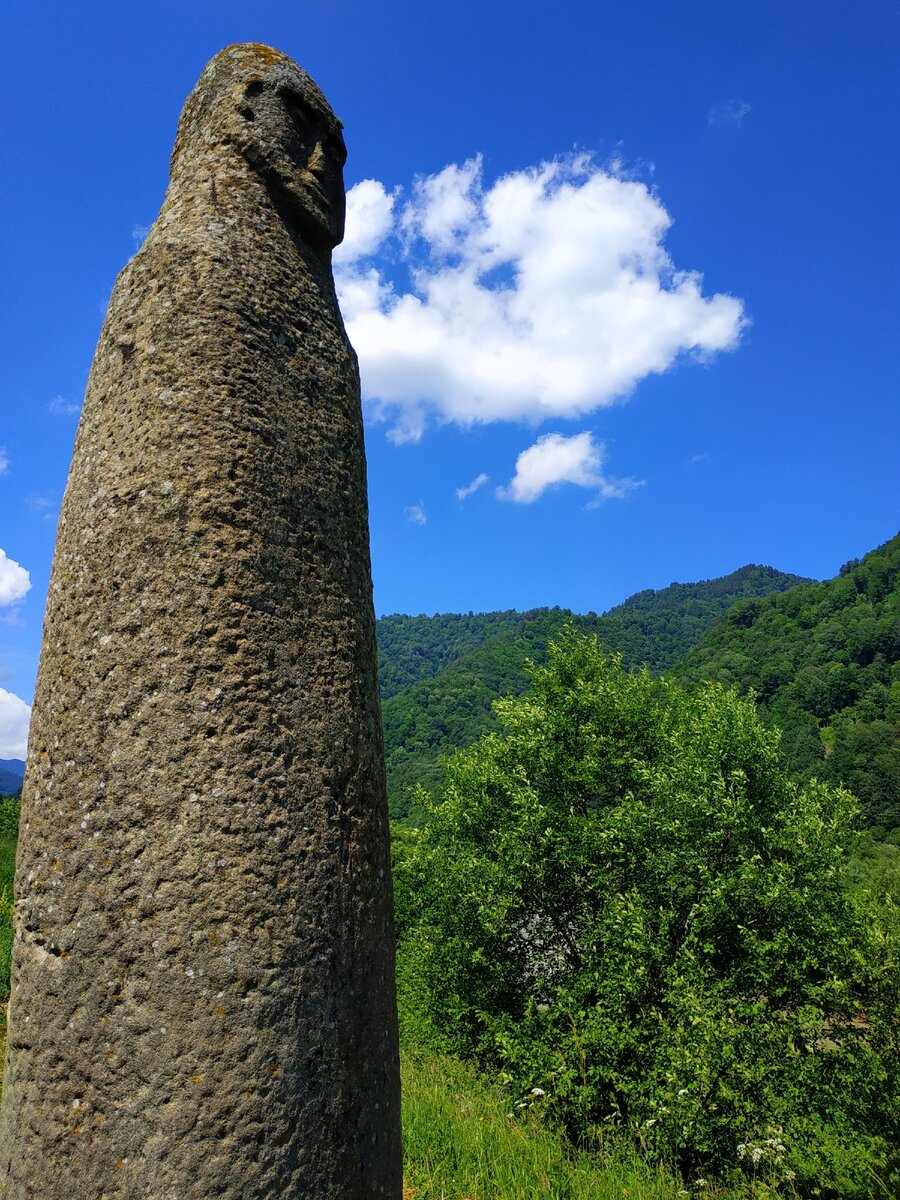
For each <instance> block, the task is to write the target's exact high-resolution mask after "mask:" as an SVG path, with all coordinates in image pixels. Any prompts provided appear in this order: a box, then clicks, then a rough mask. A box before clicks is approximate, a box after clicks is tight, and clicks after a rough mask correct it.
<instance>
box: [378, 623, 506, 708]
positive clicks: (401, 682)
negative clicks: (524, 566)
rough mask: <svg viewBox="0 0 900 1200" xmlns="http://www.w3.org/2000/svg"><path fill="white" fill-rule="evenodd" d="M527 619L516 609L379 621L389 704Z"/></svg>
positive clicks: (381, 670) (381, 677) (381, 673)
mask: <svg viewBox="0 0 900 1200" xmlns="http://www.w3.org/2000/svg"><path fill="white" fill-rule="evenodd" d="M523 615H524V614H522V613H520V612H516V611H515V609H512V608H510V609H507V610H506V612H490V613H471V612H470V613H439V614H438V615H437V616H434V617H426V616H418V617H408V616H405V615H404V614H403V613H394V614H392V615H391V616H389V617H381V618H380V619H379V621H378V683H379V686H380V688H381V699H382V700H383V701H384V700H390V698H391V696H395V695H396V694H397V692H402V691H404V689H406V688H408V687H412V686H413V684H415V683H419V682H420V680H422V679H430V678H431V677H432V676H433V675H437V673H438V672H439V671H442V670H443V669H444V667H449V665H450V664H451V663H452V662H455V661H456V659H458V658H460V657H462V655H463V654H466V653H467V652H468V651H470V650H477V649H478V647H479V646H482V645H484V643H485V642H486V641H488V640H489V639H490V638H492V637H495V636H496V635H497V634H498V633H509V632H510V631H511V630H514V629H516V628H517V626H518V625H519V624H520V623H521V621H522V617H523Z"/></svg>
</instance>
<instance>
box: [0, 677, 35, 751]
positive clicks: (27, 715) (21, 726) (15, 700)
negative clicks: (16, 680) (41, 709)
mask: <svg viewBox="0 0 900 1200" xmlns="http://www.w3.org/2000/svg"><path fill="white" fill-rule="evenodd" d="M30 720H31V707H30V705H28V704H26V703H25V701H24V700H21V699H20V698H19V697H18V696H16V695H15V694H14V693H13V692H8V691H7V690H6V689H5V688H2V687H0V758H24V757H25V749H26V747H27V745H28V724H29V722H30Z"/></svg>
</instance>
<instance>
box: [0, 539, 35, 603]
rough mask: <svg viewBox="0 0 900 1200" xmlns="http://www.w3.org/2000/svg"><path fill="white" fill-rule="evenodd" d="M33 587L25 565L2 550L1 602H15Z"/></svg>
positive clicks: (0, 559) (0, 556)
mask: <svg viewBox="0 0 900 1200" xmlns="http://www.w3.org/2000/svg"><path fill="white" fill-rule="evenodd" d="M30 588H31V576H30V575H29V574H28V572H27V571H26V570H25V568H24V567H20V566H19V564H18V563H17V562H14V561H13V560H12V559H11V558H7V557H6V551H5V550H0V604H15V603H16V601H17V600H21V599H22V597H23V596H24V595H25V594H26V592H28V591H29V589H30Z"/></svg>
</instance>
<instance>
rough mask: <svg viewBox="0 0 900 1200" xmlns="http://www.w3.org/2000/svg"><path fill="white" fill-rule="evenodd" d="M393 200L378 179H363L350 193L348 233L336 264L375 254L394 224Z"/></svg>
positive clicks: (336, 257)
mask: <svg viewBox="0 0 900 1200" xmlns="http://www.w3.org/2000/svg"><path fill="white" fill-rule="evenodd" d="M393 209H394V197H393V196H390V195H388V193H387V192H386V191H385V190H384V185H383V184H381V183H379V182H378V180H377V179H363V180H362V181H361V182H360V183H357V184H355V185H354V186H353V187H352V188H351V189H350V191H349V192H348V193H347V232H346V234H345V236H344V240H343V241H342V242H341V244H340V245H339V246H338V247H336V249H335V251H334V262H335V264H340V263H345V262H354V261H355V260H356V259H358V258H362V257H363V256H365V255H367V254H373V253H374V252H375V251H376V250H377V249H378V247H379V246H380V245H381V243H382V242H383V241H384V239H385V238H386V237H387V235H388V234H389V233H390V230H391V226H392V225H393V222H394V216H393Z"/></svg>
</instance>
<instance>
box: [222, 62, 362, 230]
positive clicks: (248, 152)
mask: <svg viewBox="0 0 900 1200" xmlns="http://www.w3.org/2000/svg"><path fill="white" fill-rule="evenodd" d="M317 99H318V98H317V97H316V96H315V94H314V93H312V92H311V91H310V90H309V89H307V88H302V89H301V88H298V87H295V86H292V85H291V83H290V82H288V81H284V80H278V79H274V80H267V79H265V78H257V79H253V80H251V81H250V82H249V83H247V84H246V85H245V86H244V88H243V89H242V94H241V97H240V103H239V104H238V108H237V114H238V118H239V120H240V121H242V122H244V124H245V129H244V131H243V137H242V138H241V141H242V143H243V145H242V146H241V149H242V151H243V154H244V156H245V157H246V158H247V160H248V162H249V163H250V164H251V166H253V167H255V168H256V169H257V170H259V171H260V172H261V173H262V174H263V176H264V177H265V179H266V182H267V183H268V184H269V185H270V187H272V188H273V189H274V192H275V195H274V199H275V200H276V202H278V203H280V204H281V205H283V206H284V208H285V209H286V213H287V216H288V218H289V219H290V220H292V221H293V222H294V223H295V224H296V225H297V227H298V229H299V231H300V232H301V233H302V234H303V235H304V236H305V237H306V238H307V240H309V241H310V242H311V243H312V244H313V245H315V246H317V247H320V248H327V249H329V250H330V249H332V248H333V247H334V246H336V245H337V244H338V242H340V240H341V239H342V238H343V236H344V208H345V202H344V163H345V162H346V160H347V151H346V149H345V147H344V138H343V135H342V134H341V129H340V125H339V123H338V121H337V120H336V118H335V116H334V114H333V113H332V112H331V111H330V110H327V109H326V108H325V107H324V106H323V105H321V104H320V103H317Z"/></svg>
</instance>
